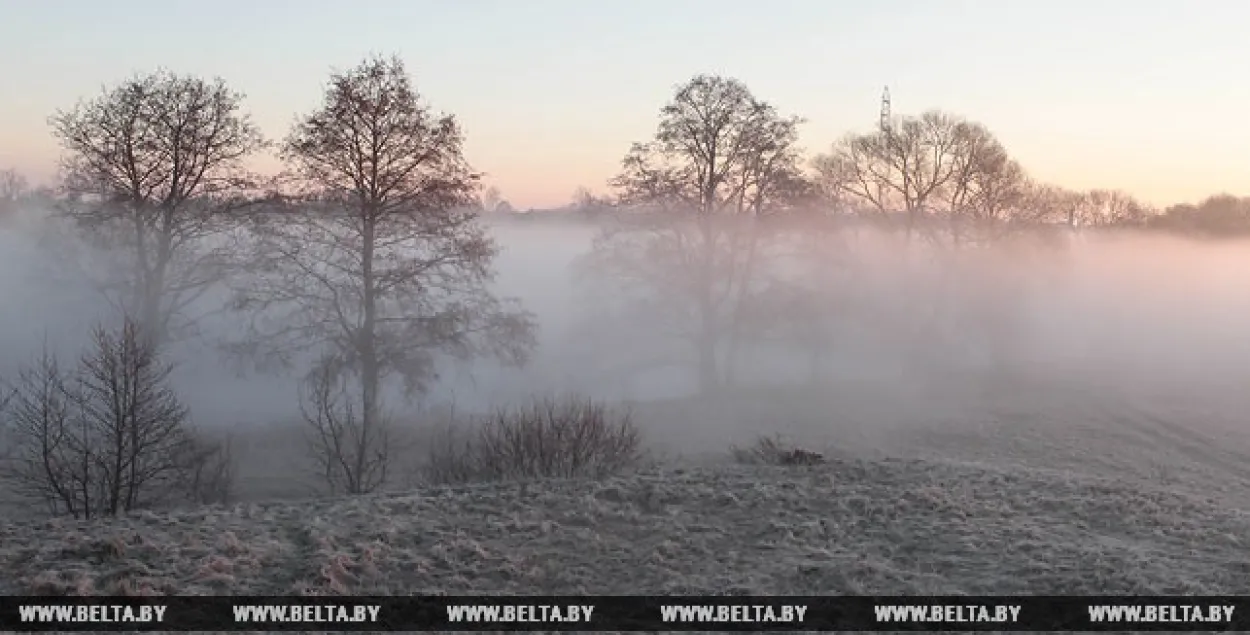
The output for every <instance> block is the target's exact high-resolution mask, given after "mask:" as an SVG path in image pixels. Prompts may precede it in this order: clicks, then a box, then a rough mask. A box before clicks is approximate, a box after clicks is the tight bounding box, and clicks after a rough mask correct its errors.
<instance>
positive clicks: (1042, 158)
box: [0, 0, 1250, 208]
mask: <svg viewBox="0 0 1250 635" xmlns="http://www.w3.org/2000/svg"><path fill="white" fill-rule="evenodd" d="M360 6H362V5H356V4H352V3H341V2H340V3H332V2H323V1H320V0H307V1H300V2H297V1H295V0H265V1H256V0H253V1H251V2H241V1H239V0H223V1H222V2H219V3H216V4H215V5H214V6H213V11H212V12H211V13H209V12H205V11H204V5H203V4H202V3H191V2H186V1H179V0H166V1H164V2H160V3H157V2H155V0H119V2H117V3H107V4H106V3H94V2H87V1H85V0H59V1H55V2H54V1H49V2H41V3H35V2H27V1H25V0H0V14H2V15H5V18H6V19H5V21H4V22H2V23H0V60H5V61H6V62H7V63H6V66H8V67H9V68H5V69H3V72H2V73H0V93H2V94H3V95H4V100H3V101H2V102H0V167H14V168H16V169H18V170H19V171H22V172H23V173H26V174H27V175H28V176H30V177H32V178H33V179H34V180H36V181H39V182H47V181H48V180H49V179H51V178H52V176H53V175H54V171H55V165H56V158H57V155H58V148H57V145H56V142H55V140H54V139H53V137H52V136H51V134H50V132H49V128H48V126H47V117H48V115H49V114H51V113H52V112H53V111H55V110H56V109H57V108H65V107H69V106H72V105H73V104H74V102H75V101H76V100H77V99H79V98H82V97H85V96H90V95H92V94H95V93H96V92H97V91H98V90H99V88H100V87H101V86H102V85H105V84H111V83H115V82H117V81H119V80H121V79H124V78H126V77H128V76H130V75H132V74H134V73H136V72H143V71H148V70H152V69H154V68H156V67H157V66H165V67H168V68H170V69H172V70H175V71H177V72H186V73H195V74H200V75H204V76H221V77H223V78H225V79H226V80H227V81H229V82H230V83H231V84H232V85H233V86H234V87H236V88H237V89H239V90H241V91H243V92H244V93H246V94H247V96H248V99H247V107H248V109H249V110H250V111H251V112H252V113H253V115H254V117H255V119H256V121H257V122H258V124H259V125H260V126H261V127H262V129H263V130H264V131H265V133H266V134H267V135H269V136H271V137H275V138H277V137H281V136H282V135H284V134H285V132H286V130H287V128H288V127H289V125H290V123H291V122H292V121H293V119H294V117H295V116H296V115H297V114H299V113H304V112H307V111H309V110H310V109H312V108H314V107H316V106H317V104H318V102H319V99H320V92H321V90H322V87H323V85H324V81H325V79H326V77H327V75H328V73H329V71H330V70H331V69H333V68H345V67H349V66H351V65H354V64H355V63H356V62H358V61H359V60H360V59H362V58H363V57H365V56H366V55H370V54H375V53H380V54H390V53H396V54H399V55H400V56H401V57H403V58H404V59H405V61H406V62H407V64H408V67H409V70H410V71H411V72H412V73H413V76H414V78H415V80H416V84H417V87H418V88H419V90H421V91H422V93H423V94H424V95H425V97H426V98H427V99H428V101H429V102H430V103H431V104H432V105H433V106H434V107H435V108H436V109H437V110H440V111H447V112H450V113H453V114H455V115H457V117H458V118H459V119H460V120H461V123H462V125H463V126H464V129H465V131H466V136H467V143H466V153H467V155H468V158H469V160H470V161H471V162H472V163H473V164H474V166H475V167H476V168H477V169H479V170H482V171H484V172H486V173H487V174H488V178H487V183H488V184H491V185H495V186H497V187H499V188H500V190H501V191H502V193H503V195H504V196H505V197H506V198H507V199H509V200H510V201H511V202H512V203H513V204H514V205H516V206H517V207H521V208H526V207H545V206H554V205H562V204H564V203H567V202H568V201H569V200H570V198H571V195H572V193H573V191H574V190H575V189H576V188H577V187H578V186H586V187H589V188H590V189H592V190H595V191H600V192H603V191H605V190H606V184H605V182H606V180H607V179H608V178H609V177H610V176H611V175H612V174H613V173H614V172H615V170H616V169H617V166H618V164H619V161H620V158H621V157H622V156H623V155H624V153H625V152H626V150H627V149H628V147H629V144H630V143H631V142H633V141H639V140H644V139H645V138H646V137H648V136H649V135H650V134H651V133H652V132H653V131H654V128H655V123H656V114H657V111H658V110H659V108H660V107H661V106H662V105H663V104H664V102H665V101H666V100H667V99H668V98H669V97H670V95H671V93H672V90H673V87H674V86H675V85H676V84H678V83H680V82H682V81H684V80H686V79H689V78H690V77H691V76H693V75H695V74H697V73H704V72H707V73H721V74H725V75H730V76H733V77H736V78H738V79H741V80H742V81H744V82H746V83H747V85H748V86H750V87H751V89H752V90H753V91H754V92H755V93H756V94H757V95H758V96H760V97H761V98H764V99H766V100H768V101H770V102H772V103H773V104H775V105H776V106H777V107H778V108H779V109H780V110H781V111H783V112H785V113H790V114H797V115H800V116H803V117H805V118H807V119H808V123H807V124H806V125H805V126H804V128H803V136H802V142H803V145H804V146H805V148H806V149H807V150H808V151H809V153H811V154H814V153H816V152H820V151H824V150H825V149H826V148H827V147H828V146H829V144H830V143H831V142H833V141H834V140H836V139H837V138H838V137H840V136H841V135H843V134H845V133H846V132H849V131H852V130H859V131H862V130H866V129H868V128H870V127H871V126H872V125H873V124H874V123H875V121H876V117H877V109H878V105H879V99H880V93H881V89H882V86H883V85H887V84H888V85H889V86H890V89H891V92H892V93H893V97H894V107H895V112H897V113H918V112H919V111H922V110H925V109H928V108H941V109H943V110H947V111H950V112H953V113H956V114H959V115H963V116H966V117H969V118H971V119H974V120H977V121H980V122H982V123H984V124H986V125H987V126H989V127H990V129H991V130H993V131H994V132H995V133H996V134H998V136H999V137H1000V138H1001V139H1002V140H1003V142H1004V143H1005V144H1006V145H1007V147H1008V148H1009V149H1010V150H1011V151H1012V152H1013V154H1014V155H1015V156H1016V157H1017V158H1018V159H1019V160H1020V161H1021V162H1022V163H1023V164H1024V165H1025V167H1026V168H1027V169H1028V170H1029V171H1030V173H1031V174H1033V175H1034V176H1035V177H1036V178H1038V179H1040V180H1044V181H1048V182H1053V183H1057V184H1059V185H1063V186H1066V187H1071V188H1078V189H1087V188H1094V187H1101V188H1108V189H1122V190H1126V191H1129V192H1131V193H1133V194H1135V195H1136V196H1138V197H1140V198H1142V199H1143V200H1146V201H1148V202H1150V203H1154V204H1158V205H1166V204H1170V203H1175V202H1181V201H1192V200H1197V199H1200V198H1203V197H1205V196H1207V195H1210V194H1215V193H1220V192H1229V193H1233V194H1238V195H1250V123H1248V122H1247V121H1246V120H1245V112H1246V110H1247V107H1248V106H1250V82H1247V81H1245V80H1244V79H1242V78H1241V77H1239V76H1238V73H1237V72H1236V71H1237V70H1238V69H1246V68H1250V38H1246V37H1245V35H1244V30H1245V28H1246V26H1250V2H1244V1H1240V0H1189V1H1180V0H1176V1H1173V0H1136V1H1132V2H1130V1H1128V0H1082V1H1078V0H1048V1H1044V0H1037V1H1034V0H1027V1H1026V0H1017V1H1014V2H1001V1H992V0H891V1H887V0H880V1H875V2H842V1H838V0H810V1H805V0H772V2H770V3H768V5H767V9H768V10H767V11H763V10H762V9H763V8H764V6H765V5H764V4H762V3H760V2H758V1H755V2H746V1H745V0H720V1H717V2H713V1H712V0H596V1H595V2H573V1H572V0H524V1H516V2H508V1H507V0H461V1H458V2H451V1H444V0H397V1H384V0H377V1H375V2H372V3H371V4H370V5H369V6H370V10H368V11H361V10H360ZM712 8H714V9H715V10H714V11H710V10H709V9H712ZM260 165H262V166H266V165H267V166H272V165H274V163H273V161H272V160H265V161H261V162H260Z"/></svg>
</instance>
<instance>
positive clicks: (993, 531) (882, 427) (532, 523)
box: [0, 381, 1250, 594]
mask: <svg viewBox="0 0 1250 635" xmlns="http://www.w3.org/2000/svg"><path fill="white" fill-rule="evenodd" d="M956 384H957V385H959V386H962V387H963V388H960V390H964V391H965V392H963V393H959V392H957V391H955V389H954V388H952V386H951V385H942V386H932V387H930V389H929V390H928V392H924V391H921V392H917V393H916V394H912V395H910V396H900V395H896V398H894V399H892V400H883V399H876V398H869V397H872V396H871V395H867V396H864V398H863V399H861V401H856V400H855V399H853V398H852V395H853V394H854V393H855V392H856V390H855V389H853V388H851V389H847V391H846V393H845V394H839V393H832V392H829V391H824V392H822V393H821V394H820V395H819V398H817V397H814V396H812V395H810V394H809V395H807V396H806V397H804V396H803V395H801V394H799V393H793V394H785V393H779V392H775V393H772V394H771V396H769V397H768V398H764V397H762V396H761V395H760V394H756V395H754V396H750V397H745V396H744V397H740V398H739V400H738V401H737V402H735V401H733V400H727V401H722V402H720V403H718V404H715V405H714V406H708V405H707V404H704V405H701V406H696V405H691V404H690V403H679V402H671V403H657V404H650V405H647V406H645V407H639V410H638V414H639V419H640V423H641V424H642V425H643V426H644V427H645V429H646V431H647V434H648V436H649V437H650V438H653V439H659V440H660V445H663V446H666V447H670V448H678V451H675V452H671V453H669V454H667V455H665V456H664V457H662V458H663V461H661V463H660V464H659V465H657V466H654V467H650V468H647V469H645V470H643V471H641V472H639V473H637V474H631V475H627V476H621V477H618V478H615V479H611V480H607V481H600V482H594V481H542V482H531V483H504V484H484V485H475V486H461V487H416V488H415V489H409V490H407V491H399V492H394V493H386V494H378V495H374V496H369V497H360V498H354V499H348V498H339V499H334V498H317V497H316V496H315V495H312V496H313V497H311V498H308V497H307V496H310V494H307V493H304V494H303V496H305V498H302V499H300V500H286V501H281V500H279V501H272V502H263V501H260V500H259V499H260V498H266V497H268V498H274V497H279V496H280V495H282V494H283V492H282V488H283V487H286V488H287V490H286V491H285V495H289V496H291V497H295V496H297V495H299V491H297V490H296V489H292V488H291V486H290V484H289V483H287V484H286V485H281V484H280V483H281V480H282V479H281V477H280V472H282V471H283V470H285V469H287V468H286V467H283V466H284V465H286V464H285V463H283V462H282V461H281V460H278V457H277V456H276V455H275V454H274V453H272V452H267V451H266V450H265V449H264V448H266V447H275V446H274V445H273V444H274V443H276V442H275V441H274V440H273V439H270V440H269V441H260V442H258V443H257V445H256V446H255V447H253V448H252V449H251V450H249V451H245V452H244V453H243V455H242V457H243V458H244V459H245V462H246V463H247V464H248V465H245V468H247V469H244V470H242V472H241V478H242V479H243V483H242V487H243V489H244V490H245V491H248V492H251V494H252V495H253V496H252V499H253V500H252V501H251V502H243V503H240V504H238V505H234V506H229V507H209V508H202V509H194V510H184V511H174V512H168V513H159V514H158V513H141V514H136V515H133V516H130V517H125V518H118V519H113V520H108V521H98V522H78V521H71V520H64V519H60V520H20V521H10V522H8V523H5V524H0V571H4V572H5V573H6V575H4V576H0V585H3V586H0V592H3V593H7V594H16V593H46V594H63V593H65V594H131V593H134V594H147V593H155V594H379V593H380V594H390V593H423V592H442V593H458V592H463V593H531V592H532V593H588V594H595V593H608V594H629V593H673V594H675V593H690V594H698V593H726V592H734V593H760V594H785V593H795V594H807V593H811V594H840V593H882V594H928V593H957V594H958V593H968V594H976V593H1016V594H1033V593H1061V594H1087V593H1088V594H1093V593H1119V594H1145V593H1157V594H1198V593H1212V594H1217V593H1250V514H1248V513H1247V511H1246V510H1250V499H1248V497H1247V496H1246V494H1245V493H1246V492H1250V462H1247V461H1245V460H1244V457H1246V456H1248V455H1250V454H1248V453H1247V452H1246V449H1247V446H1246V443H1245V441H1246V438H1245V435H1243V434H1241V433H1240V432H1239V431H1238V425H1239V422H1237V421H1236V417H1233V416H1227V417H1225V418H1223V419H1221V416H1223V415H1221V413H1224V415H1227V414H1228V413H1229V412H1232V411H1231V410H1227V409H1220V408H1219V406H1218V404H1217V403H1216V402H1215V401H1213V400H1211V399H1204V400H1197V401H1192V402H1187V401H1185V400H1184V399H1181V398H1179V397H1177V396H1175V395H1167V394H1163V393H1159V391H1157V390H1156V391H1154V393H1152V394H1156V393H1157V394H1156V397H1155V400H1154V401H1150V400H1148V399H1147V397H1146V395H1145V392H1142V393H1140V394H1139V393H1131V394H1129V393H1124V394H1116V393H1113V392H1109V391H1106V390H1097V391H1095V390H1091V389H1089V387H1088V385H1087V384H1084V383H1082V382H1079V381H1076V382H1073V383H1072V384H1071V385H1069V386H1067V387H1066V388H1064V387H1059V386H1052V387H1051V388H1050V389H1048V391H1042V392H1038V393H1037V394H1036V395H1035V396H1034V397H1030V396H1029V395H1030V394H1032V393H1026V392H1023V391H1014V392H1013V391H1011V390H1007V389H1005V388H1004V387H1003V386H991V385H980V386H979V387H978V386H976V385H974V384H973V383H971V382H956ZM1152 390H1153V389H1152ZM977 391H981V393H978V392H977ZM860 392H862V391H860ZM982 393H983V394H982ZM1082 395H1083V396H1082ZM1031 399H1032V400H1031ZM770 404H771V405H770ZM779 404H785V409H784V413H785V416H784V417H780V416H773V417H772V418H771V419H770V418H769V413H770V412H772V413H773V414H774V415H776V414H778V413H780V412H782V410H780V409H779V408H781V406H780V405H779ZM868 404H872V406H871V408H870V407H869V405H868ZM881 404H892V406H891V407H892V408H894V410H892V411H889V412H887V411H886V410H882V409H881V408H883V407H884V406H882V405H881ZM971 404H975V408H974V407H972V406H971ZM921 405H922V406H923V408H921V407H920V406H921ZM873 408H876V410H874V409H873ZM1202 408H1207V409H1208V410H1202ZM830 413H834V414H830ZM908 413H910V415H915V416H913V417H912V418H911V419H908V418H907V416H904V415H907V414H908ZM910 415H909V416H910ZM1182 417H1189V418H1190V420H1191V422H1199V421H1200V422H1201V425H1197V424H1191V425H1180V424H1178V423H1176V422H1177V421H1180V420H1181V419H1182ZM682 418H686V419H685V420H687V421H695V420H699V421H703V422H705V424H706V425H702V426H699V425H694V424H693V423H691V424H690V425H687V426H685V427H682V426H672V425H670V426H668V427H667V428H666V427H665V426H664V425H662V423H663V422H665V421H669V422H671V421H675V420H682ZM921 419H923V420H925V421H927V422H928V423H929V425H923V426H922V425H918V424H917V423H916V422H917V421H919V420H921ZM711 421H715V422H716V425H711V424H710V423H707V422H711ZM766 421H772V422H774V425H766V424H765V422H766ZM866 421H870V422H873V425H867V424H865V423H864V422H866ZM857 422H858V423H857ZM890 422H892V423H890ZM887 423H890V425H887ZM754 433H766V434H771V433H784V434H787V435H790V436H791V437H792V438H794V439H798V440H800V441H801V442H802V443H804V444H807V445H808V447H817V448H819V449H826V450H830V451H831V454H830V457H831V458H830V461H829V463H828V464H826V465H820V466H811V467H773V466H747V465H734V464H732V463H730V462H729V461H728V460H726V459H725V458H724V457H725V455H726V452H725V450H727V443H729V442H747V441H749V440H750V439H751V435H752V434H754ZM822 433H823V436H822ZM271 434H277V433H276V432H271ZM822 438H823V439H824V440H825V441H829V442H827V443H823V444H822V442H821V439H822ZM831 440H833V441H836V442H833V441H831ZM286 445H287V447H291V446H290V444H286ZM700 448H701V449H703V450H705V451H704V452H703V453H699V452H697V451H692V450H694V449H700ZM869 449H873V450H875V451H873V452H869V451H868V450H869ZM248 452H250V454H249V453H248ZM295 456H296V455H295V454H291V456H290V457H288V458H291V460H294V458H295ZM249 457H250V458H249ZM718 457H719V458H718ZM265 458H268V459H269V460H267V461H265V460H262V459H265ZM263 465H268V466H269V468H270V469H269V470H268V471H266V470H265V469H262V466H263ZM275 484H277V485H275ZM262 485H264V486H266V487H269V488H270V489H268V490H261V489H260V487H261V486H262ZM261 491H266V492H268V493H269V494H270V496H260V495H258V492H261ZM301 491H302V490H301Z"/></svg>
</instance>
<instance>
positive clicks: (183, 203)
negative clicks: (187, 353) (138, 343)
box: [51, 71, 264, 343]
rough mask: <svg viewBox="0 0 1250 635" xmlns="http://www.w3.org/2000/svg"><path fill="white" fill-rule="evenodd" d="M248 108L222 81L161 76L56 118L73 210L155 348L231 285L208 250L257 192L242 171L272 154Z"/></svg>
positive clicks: (111, 285) (130, 83)
mask: <svg viewBox="0 0 1250 635" xmlns="http://www.w3.org/2000/svg"><path fill="white" fill-rule="evenodd" d="M242 101H243V96H242V95H241V94H240V93H237V92H235V91H233V90H231V89H230V88H229V87H228V86H227V85H226V84H225V82H224V81H222V80H220V79H215V80H212V81H207V80H203V79H200V78H196V77H191V76H186V75H176V74H173V73H170V72H166V71H158V72H155V73H151V74H148V75H143V76H139V77H135V78H133V79H130V80H127V81H125V82H122V83H121V84H119V85H117V86H115V87H112V88H108V89H105V90H104V92H103V93H102V94H101V95H99V96H98V97H95V98H93V99H90V100H86V101H83V102H81V103H79V104H78V105H77V106H75V107H74V108H72V109H69V110H65V111H60V112H58V113H57V114H56V115H54V116H53V117H52V118H51V124H52V127H53V131H54V133H55V135H56V137H57V138H58V139H59V140H60V143H61V146H62V148H63V149H64V151H65V155H64V157H63V167H64V170H65V181H64V186H65V188H66V190H67V191H68V193H69V195H70V196H69V203H68V204H67V207H66V211H67V212H68V213H69V215H70V216H71V217H72V218H73V219H74V220H76V221H77V222H78V223H79V225H80V227H81V228H82V229H83V230H84V236H85V237H86V238H87V239H88V240H89V241H91V242H92V243H94V244H96V245H98V246H101V247H103V248H105V250H106V251H107V252H108V253H110V254H112V255H114V256H116V257H118V258H120V259H121V260H122V262H121V263H120V265H121V273H122V276H121V279H120V280H117V279H107V280H104V281H103V282H105V283H106V286H107V287H108V290H109V291H111V292H113V293H111V297H112V299H113V300H115V301H116V303H117V304H119V305H120V308H121V309H122V310H123V312H124V313H125V314H126V315H130V316H134V317H135V319H137V320H138V321H139V324H140V325H141V326H142V328H143V329H144V330H145V332H146V333H147V336H148V337H150V338H152V341H153V342H154V343H159V342H161V341H163V340H164V339H166V338H167V337H168V336H169V335H170V334H171V332H172V331H173V330H174V329H175V327H176V326H179V324H178V323H177V322H176V318H184V319H185V318H187V317H188V316H187V315H186V310H187V309H188V308H189V307H190V305H191V304H192V303H193V302H195V300H196V299H198V298H199V297H201V296H202V295H203V294H204V293H205V292H206V291H207V289H208V288H209V286H210V285H211V284H212V283H214V282H216V281H217V280H219V279H220V277H221V275H222V271H223V267H224V261H223V254H222V253H221V252H220V251H219V250H218V249H217V248H215V247H214V246H212V245H210V241H209V240H208V239H209V237H211V236H212V235H213V234H216V233H217V232H219V231H222V230H223V227H222V224H221V222H220V221H221V220H222V219H221V215H222V214H223V213H224V212H225V211H228V210H231V209H233V208H234V207H235V206H237V205H238V204H239V203H240V191H241V190H242V189H244V188H246V187H248V186H249V181H248V179H247V174H246V172H245V171H244V169H243V162H244V160H245V159H246V158H247V157H248V156H249V155H251V154H252V153H254V152H255V151H257V150H259V149H260V148H262V147H263V145H264V142H263V140H262V138H261V135H260V133H259V131H258V130H257V128H256V127H255V126H254V125H253V124H252V122H251V120H250V118H249V117H248V116H247V115H246V114H245V113H243V112H242ZM92 266H93V272H98V267H97V265H92ZM110 273H111V272H110Z"/></svg>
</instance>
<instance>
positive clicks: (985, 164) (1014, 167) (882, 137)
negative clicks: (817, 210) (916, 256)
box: [815, 111, 1032, 243]
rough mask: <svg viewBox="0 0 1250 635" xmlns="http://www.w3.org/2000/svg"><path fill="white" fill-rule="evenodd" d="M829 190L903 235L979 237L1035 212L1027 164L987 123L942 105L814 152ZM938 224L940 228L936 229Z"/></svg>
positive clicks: (820, 179) (820, 176)
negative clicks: (1031, 205)
mask: <svg viewBox="0 0 1250 635" xmlns="http://www.w3.org/2000/svg"><path fill="white" fill-rule="evenodd" d="M815 167H816V172H817V175H818V177H817V179H818V182H819V184H820V185H821V187H822V189H824V190H825V191H826V192H828V193H830V194H832V195H834V196H838V197H842V198H845V199H849V200H853V201H858V202H859V203H860V204H861V205H863V206H865V207H867V208H868V209H870V210H872V211H873V212H875V213H876V214H877V215H878V217H879V218H881V219H882V220H884V221H885V222H886V224H887V226H894V225H897V221H898V220H899V219H900V218H901V221H902V224H903V229H904V231H905V235H906V236H907V237H908V238H910V237H912V235H913V234H914V233H915V232H917V231H920V230H923V232H924V235H926V236H927V237H929V238H937V237H939V236H940V235H943V234H946V235H949V236H950V237H951V238H952V239H953V240H954V241H955V242H956V243H961V242H967V241H969V240H974V241H980V240H983V239H984V238H987V237H993V236H995V235H997V234H1000V233H1002V232H1003V231H1006V230H1009V229H1012V228H1015V227H1016V226H1018V225H1020V224H1021V223H1022V222H1025V221H1027V220H1031V219H1032V210H1031V209H1029V208H1027V207H1026V206H1025V201H1026V199H1027V193H1028V191H1029V189H1030V184H1029V181H1028V178H1027V176H1026V175H1025V173H1024V170H1023V169H1022V168H1021V167H1020V165H1019V164H1018V163H1017V162H1016V161H1014V160H1013V159H1011V157H1010V156H1009V155H1008V153H1007V151H1006V150H1005V149H1004V148H1003V146H1002V144H1001V143H999V141H998V140H997V139H996V138H995V137H994V136H993V134H991V133H990V132H989V131H988V130H987V129H986V128H985V127H984V126H982V125H980V124H977V123H973V122H969V121H966V120H964V119H962V118H960V117H955V116H953V115H949V114H946V113H942V112H939V111H929V112H926V113H924V114H922V115H920V116H919V117H904V118H902V119H901V120H899V121H898V122H896V123H894V124H892V125H891V126H890V127H888V128H883V129H879V130H876V131H873V132H871V133H867V134H852V135H848V136H847V137H845V138H844V139H842V140H841V141H840V142H838V143H837V144H835V145H834V148H833V150H832V151H831V152H830V153H828V154H825V155H821V156H819V157H817V158H816V160H815ZM938 230H943V231H941V232H939V231H938Z"/></svg>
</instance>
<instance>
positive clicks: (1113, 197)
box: [1077, 190, 1155, 227]
mask: <svg viewBox="0 0 1250 635" xmlns="http://www.w3.org/2000/svg"><path fill="white" fill-rule="evenodd" d="M1077 213H1078V217H1077V218H1078V220H1077V223H1078V224H1079V225H1080V226H1082V227H1113V226H1118V227H1127V226H1140V225H1143V224H1145V222H1146V221H1147V220H1148V219H1149V218H1150V217H1152V216H1154V215H1155V211H1154V210H1153V209H1151V208H1150V207H1149V206H1148V205H1145V204H1143V203H1142V202H1141V201H1138V200H1137V199H1135V198H1133V196H1132V195H1130V194H1128V193H1125V192H1121V191H1118V190H1090V191H1089V192H1086V193H1085V194H1084V195H1083V196H1082V198H1081V200H1080V205H1079V207H1078V212H1077Z"/></svg>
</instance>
